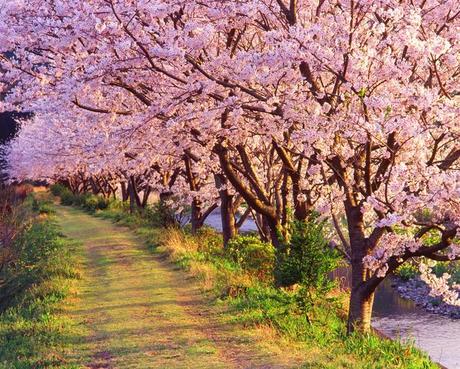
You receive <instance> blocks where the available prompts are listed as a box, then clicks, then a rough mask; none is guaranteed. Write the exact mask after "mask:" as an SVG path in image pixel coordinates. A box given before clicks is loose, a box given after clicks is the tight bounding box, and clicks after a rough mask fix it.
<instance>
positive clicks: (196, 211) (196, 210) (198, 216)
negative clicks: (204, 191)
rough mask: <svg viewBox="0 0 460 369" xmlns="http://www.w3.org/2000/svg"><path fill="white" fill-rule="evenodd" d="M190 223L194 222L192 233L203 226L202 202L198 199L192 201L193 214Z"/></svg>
mask: <svg viewBox="0 0 460 369" xmlns="http://www.w3.org/2000/svg"><path fill="white" fill-rule="evenodd" d="M190 223H191V224H192V233H193V234H196V232H197V231H198V230H199V229H200V228H201V227H202V226H203V221H202V209H201V202H200V201H199V200H197V199H193V201H192V214H191V219H190Z"/></svg>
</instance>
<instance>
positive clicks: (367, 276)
mask: <svg viewBox="0 0 460 369" xmlns="http://www.w3.org/2000/svg"><path fill="white" fill-rule="evenodd" d="M0 17H1V18H2V20H4V23H3V27H2V26H0V31H1V32H2V33H4V34H5V37H3V38H2V39H1V41H0V52H6V51H14V57H10V58H2V59H1V61H2V65H1V66H2V68H4V69H5V70H6V71H7V72H6V73H5V75H4V77H3V80H4V82H5V83H8V84H9V85H10V86H14V88H13V89H12V90H11V91H10V92H9V94H8V96H7V100H6V101H7V104H5V108H12V107H14V108H17V107H18V106H20V107H22V108H23V109H27V110H28V111H34V112H35V113H36V116H35V117H34V119H33V120H32V121H30V122H28V123H27V124H24V125H23V128H22V131H21V133H20V135H19V137H18V138H17V139H16V140H15V141H14V143H13V145H12V146H11V148H10V151H9V158H10V161H11V165H10V175H11V176H12V177H13V178H16V179H18V180H21V179H24V178H33V179H45V180H48V181H57V180H59V181H65V182H66V183H67V184H68V186H69V187H70V188H72V189H73V191H76V192H78V191H86V190H88V189H91V190H92V191H94V192H96V193H101V194H103V195H105V196H110V195H113V194H114V193H115V192H116V189H117V188H118V186H120V188H121V189H122V193H123V199H125V200H128V199H129V200H130V201H131V204H132V206H140V207H142V206H145V204H146V203H147V201H148V196H149V195H150V194H151V193H158V194H159V196H160V201H162V202H165V203H168V201H171V199H174V204H175V206H176V207H177V210H178V211H180V207H190V209H191V223H192V228H193V230H197V229H198V228H199V227H201V226H202V225H203V222H204V219H205V218H206V216H207V215H209V213H210V212H211V211H212V210H213V209H215V208H216V207H217V206H220V208H221V214H222V223H223V229H224V239H225V242H227V241H228V240H229V239H231V238H232V237H234V236H235V235H236V233H237V230H238V226H239V225H240V223H241V222H239V221H238V219H239V218H237V217H236V216H235V214H236V211H237V209H238V207H239V205H240V204H241V203H242V202H244V203H245V204H246V205H247V209H248V210H247V214H245V215H244V216H243V218H244V217H245V216H247V215H248V214H249V213H252V214H253V217H254V219H255V220H256V223H257V226H258V229H259V232H260V234H261V237H262V238H263V239H265V240H270V241H271V242H272V243H273V245H274V246H275V247H277V248H280V247H282V245H283V243H284V242H285V241H286V240H288V239H289V237H290V235H289V229H290V227H289V224H291V222H292V221H293V220H294V219H295V220H300V221H302V220H305V219H307V217H308V216H309V214H311V212H313V211H315V212H319V213H321V214H322V215H323V216H324V217H327V218H328V219H329V220H330V223H331V224H332V226H333V227H334V229H335V236H334V237H335V243H336V245H337V248H339V249H340V250H341V252H342V253H343V255H344V256H345V257H346V258H347V259H348V260H349V261H350V264H351V266H352V289H351V297H350V310H349V311H350V312H349V329H350V330H352V329H353V327H359V328H360V329H363V330H368V329H369V327H370V317H371V310H372V303H373V296H374V292H375V289H376V288H377V286H378V285H379V284H380V283H381V282H382V281H383V280H384V278H385V277H386V276H387V275H388V274H389V273H391V272H392V271H394V270H395V269H396V268H398V267H399V266H400V265H402V264H403V263H405V262H406V261H408V260H411V259H414V258H418V257H424V258H430V259H434V260H455V259H457V258H459V257H460V247H458V245H457V241H458V239H457V236H458V230H459V225H460V171H459V169H460V165H459V164H460V160H459V159H460V144H459V135H460V124H459V123H458V113H459V110H460V105H459V98H458V94H459V91H460V73H459V70H460V59H459V57H458V55H460V53H459V51H460V11H459V10H458V2H457V0H430V1H426V0H423V1H422V0H416V1H399V0H398V1H396V0H376V1H364V0H361V1H359V0H316V1H314V0H290V1H288V0H276V1H275V0H245V1H222V0H209V1H206V2H202V1H195V0H192V1H190V0H187V1H185V0H161V1H155V2H151V1H120V0H92V1H85V2H70V1H55V0H45V1H43V0H24V1H21V2H10V3H7V4H4V5H3V6H2V8H0ZM0 58H1V57H0ZM434 280H435V279H434ZM434 285H435V286H434V287H435V288H434V289H433V292H432V293H433V294H438V295H441V296H443V297H444V298H446V299H449V301H450V302H451V303H458V300H457V296H456V295H455V294H452V293H447V292H446V291H447V290H448V289H447V286H446V285H443V284H441V283H434Z"/></svg>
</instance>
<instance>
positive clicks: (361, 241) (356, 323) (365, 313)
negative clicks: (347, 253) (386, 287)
mask: <svg viewBox="0 0 460 369" xmlns="http://www.w3.org/2000/svg"><path fill="white" fill-rule="evenodd" d="M345 209H346V214H347V220H348V233H349V236H350V247H351V271H352V276H351V294H350V309H349V312H348V324H347V330H348V333H351V332H353V331H355V330H357V331H360V332H365V333H367V332H369V331H370V328H371V316H372V304H373V302H374V292H375V288H376V287H377V285H375V286H370V285H369V284H368V283H367V281H368V279H369V278H368V277H369V276H368V271H367V269H366V268H365V266H364V261H363V259H364V257H365V256H366V254H367V247H368V240H367V238H366V237H365V233H364V222H363V215H362V213H361V209H360V207H359V206H352V205H350V203H346V205H345Z"/></svg>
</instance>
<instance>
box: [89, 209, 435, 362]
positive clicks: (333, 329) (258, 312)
mask: <svg viewBox="0 0 460 369" xmlns="http://www.w3.org/2000/svg"><path fill="white" fill-rule="evenodd" d="M96 215H97V216H100V217H103V218H105V219H111V220H113V221H115V222H118V223H119V224H121V225H123V226H129V227H130V228H131V229H133V230H134V231H135V232H136V233H137V234H138V235H139V236H141V237H142V238H143V239H144V240H145V241H146V243H147V245H148V246H149V247H150V248H151V249H152V251H154V252H157V253H161V254H164V255H167V256H168V258H169V260H170V261H171V262H173V263H175V264H177V265H179V266H180V267H181V268H182V269H184V270H186V271H188V272H189V273H190V274H191V275H193V276H194V277H195V278H196V279H198V280H199V281H200V283H201V286H202V288H203V290H204V291H205V292H206V293H207V295H210V296H212V297H214V301H215V303H216V304H220V305H225V306H226V307H227V313H226V314H225V316H224V319H225V320H226V321H228V322H230V323H233V324H235V323H237V324H240V325H241V326H242V327H244V326H252V327H254V326H256V327H259V328H260V329H262V330H265V331H266V332H267V337H269V336H273V335H274V336H275V338H274V339H275V340H282V341H285V342H290V343H295V344H296V345H297V346H299V345H300V346H301V347H302V349H303V350H305V351H306V352H307V353H308V354H307V355H306V357H307V358H308V359H307V362H306V363H305V365H304V366H303V368H323V369H336V368H357V369H384V368H385V369H387V368H395V369H396V368H401V369H431V368H437V367H438V366H437V365H436V364H434V363H433V362H431V360H430V359H429V357H428V356H427V355H426V354H424V353H422V352H421V351H420V350H418V349H416V348H414V347H413V345H410V344H403V343H401V342H399V341H392V340H387V339H383V338H380V337H378V336H376V335H374V334H369V335H361V334H353V335H350V336H348V335H346V325H345V316H346V307H345V306H346V300H347V296H346V293H345V292H343V291H334V292H333V293H332V294H331V295H330V296H327V297H324V298H322V299H320V300H318V301H316V304H315V306H314V307H313V309H312V310H311V311H310V312H309V313H308V314H306V313H305V312H303V311H302V309H300V308H299V304H298V303H297V301H296V299H297V293H296V291H295V290H292V289H291V290H287V289H278V288H275V287H273V286H272V284H271V283H270V282H267V281H263V280H260V278H258V277H257V276H256V275H254V274H253V273H250V272H249V271H247V270H245V269H243V268H242V267H241V266H240V265H238V264H237V263H235V262H234V261H233V260H231V259H230V258H228V256H227V255H226V254H225V253H224V252H223V250H222V248H221V246H220V245H221V244H222V241H221V239H220V237H221V236H220V235H219V234H218V233H217V232H215V231H214V230H212V229H203V230H201V231H200V232H199V233H198V234H196V235H191V234H190V233H188V232H187V231H184V230H181V229H175V228H170V229H164V228H160V227H157V226H155V224H154V223H152V222H151V221H150V220H149V218H148V217H143V216H142V214H130V213H128V212H126V208H125V207H124V206H123V205H122V204H119V203H113V204H111V206H109V207H108V208H107V209H105V210H101V211H98V212H97V213H96ZM268 332H269V333H268Z"/></svg>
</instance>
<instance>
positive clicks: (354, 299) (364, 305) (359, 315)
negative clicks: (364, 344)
mask: <svg viewBox="0 0 460 369" xmlns="http://www.w3.org/2000/svg"><path fill="white" fill-rule="evenodd" d="M374 294H375V292H371V293H368V292H366V291H363V289H360V288H353V287H352V290H351V295H350V310H349V312H348V324H347V332H348V333H351V332H354V331H359V332H362V333H369V332H370V329H371V318H372V305H373V304H374Z"/></svg>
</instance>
